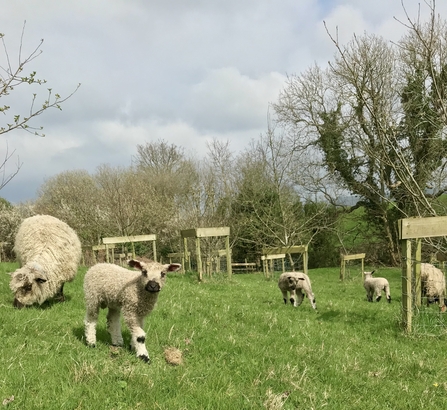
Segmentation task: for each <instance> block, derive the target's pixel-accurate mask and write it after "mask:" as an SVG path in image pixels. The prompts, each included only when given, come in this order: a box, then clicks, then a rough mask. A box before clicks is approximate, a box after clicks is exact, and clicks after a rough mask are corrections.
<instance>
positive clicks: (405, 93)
mask: <svg viewBox="0 0 447 410" xmlns="http://www.w3.org/2000/svg"><path fill="white" fill-rule="evenodd" d="M434 5H435V4H434V2H432V3H428V7H430V11H431V19H430V21H429V22H428V23H424V24H423V23H420V22H419V21H415V22H414V21H412V20H411V19H410V18H408V22H407V23H406V25H407V27H408V29H409V32H408V35H407V36H405V37H404V38H403V39H402V40H401V41H400V42H398V43H397V44H392V43H390V42H387V41H385V40H384V39H383V38H380V37H377V36H374V35H367V34H366V35H364V36H361V37H358V36H354V38H353V39H352V41H351V42H349V43H348V44H347V45H341V44H340V43H339V42H338V39H337V37H336V36H332V35H331V34H329V32H328V34H329V35H330V37H331V39H332V40H333V43H334V45H335V47H336V50H337V54H336V56H335V58H334V60H333V61H331V62H330V63H329V66H328V67H327V68H326V69H322V68H320V67H318V66H315V67H312V68H310V69H308V70H307V71H306V72H304V73H302V74H300V75H297V76H293V77H290V78H289V79H288V83H287V85H286V88H285V90H284V91H283V92H282V94H281V96H280V99H279V101H278V103H277V104H275V106H274V107H275V111H276V113H277V116H278V120H279V122H280V123H281V124H282V125H284V127H285V128H286V130H287V131H288V132H289V135H290V136H291V138H292V140H293V149H294V150H295V151H296V152H297V153H300V154H302V153H304V152H306V153H307V154H308V155H309V152H311V153H316V154H317V156H316V157H317V158H320V166H321V168H323V169H324V170H325V171H326V172H327V173H328V174H329V177H330V178H331V179H332V181H333V182H335V183H336V184H338V186H339V187H341V188H342V189H344V190H346V192H349V193H350V194H352V195H355V196H357V197H358V198H359V201H358V203H357V205H356V207H360V206H362V207H364V209H365V211H366V220H367V221H368V222H369V224H370V226H371V227H372V228H373V229H374V230H375V232H376V235H377V236H378V237H380V238H383V240H384V243H385V244H386V246H387V251H388V252H387V255H388V261H387V262H391V263H397V262H398V260H399V250H400V249H399V246H398V241H397V224H396V220H397V219H398V218H402V217H405V216H415V215H419V216H424V215H436V210H435V207H434V206H433V203H432V201H431V199H430V195H431V194H430V193H429V191H428V190H427V186H429V185H434V184H433V182H434V181H440V176H439V174H440V172H442V171H443V170H444V169H445V165H446V163H445V158H446V147H447V139H446V134H445V130H446V115H445V103H446V96H447V94H446V92H445V91H444V90H447V88H446V87H447V74H446V73H447V59H446V52H447V49H446V38H447V36H446V34H447V30H446V24H445V21H443V20H441V19H440V17H439V16H437V15H436V13H435V8H434ZM323 173H324V171H320V173H319V174H320V175H321V174H323ZM442 192H444V191H443V189H441V190H439V191H437V192H435V193H434V194H435V195H439V194H440V193H442ZM432 194H433V192H432ZM354 208H355V207H354ZM354 208H353V209H354Z"/></svg>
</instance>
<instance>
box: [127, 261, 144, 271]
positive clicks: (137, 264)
mask: <svg viewBox="0 0 447 410" xmlns="http://www.w3.org/2000/svg"><path fill="white" fill-rule="evenodd" d="M127 264H128V265H129V266H130V267H131V268H135V269H139V270H141V271H142V270H143V265H142V264H141V262H140V261H137V260H136V259H131V260H129V261H127Z"/></svg>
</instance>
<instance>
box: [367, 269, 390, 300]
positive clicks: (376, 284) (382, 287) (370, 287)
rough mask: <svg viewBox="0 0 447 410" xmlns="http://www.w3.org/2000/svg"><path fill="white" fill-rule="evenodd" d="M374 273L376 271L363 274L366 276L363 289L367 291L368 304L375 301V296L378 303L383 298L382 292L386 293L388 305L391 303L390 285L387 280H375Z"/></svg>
mask: <svg viewBox="0 0 447 410" xmlns="http://www.w3.org/2000/svg"><path fill="white" fill-rule="evenodd" d="M373 273H374V271H372V272H364V273H363V274H364V275H365V276H364V281H363V287H364V288H365V289H366V298H367V299H368V302H372V301H373V295H375V300H376V302H378V301H379V300H380V299H381V298H382V291H384V292H385V295H386V299H387V300H388V303H391V295H390V284H389V283H388V281H387V280H386V279H385V278H373V277H372V274H373Z"/></svg>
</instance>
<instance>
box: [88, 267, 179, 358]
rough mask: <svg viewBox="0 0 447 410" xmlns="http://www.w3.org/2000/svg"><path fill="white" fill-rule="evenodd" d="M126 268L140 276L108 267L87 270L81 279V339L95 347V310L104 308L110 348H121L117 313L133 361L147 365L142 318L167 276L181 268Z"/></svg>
mask: <svg viewBox="0 0 447 410" xmlns="http://www.w3.org/2000/svg"><path fill="white" fill-rule="evenodd" d="M127 263H128V265H129V266H130V267H132V268H136V269H139V270H140V271H141V272H136V271H132V270H129V269H126V268H123V267H121V266H117V265H113V264H111V263H99V264H97V265H94V266H93V267H91V268H90V269H89V270H88V271H87V273H86V274H85V278H84V295H85V305H86V315H85V319H84V324H85V338H86V342H87V345H89V346H92V347H93V346H95V345H96V324H97V322H98V315H99V309H100V308H102V309H105V308H108V314H107V330H108V332H109V333H110V336H111V338H112V344H113V345H114V346H122V344H123V337H122V334H121V322H120V316H121V312H122V314H123V318H124V321H125V323H126V325H127V327H128V328H129V330H130V333H131V342H130V347H131V349H133V350H135V351H136V355H137V357H139V358H140V359H142V360H144V361H145V362H150V359H149V354H148V352H147V349H146V346H145V341H146V333H145V332H144V330H143V322H144V318H145V317H146V316H147V315H148V314H149V313H150V312H151V311H152V309H153V308H154V306H155V304H156V302H157V299H158V294H159V292H160V290H161V289H162V287H163V286H164V284H165V281H166V273H167V272H175V271H178V270H179V269H180V268H181V265H180V264H178V263H171V264H166V265H162V264H160V263H157V262H152V261H151V262H148V263H145V262H142V261H138V260H135V259H132V260H129V261H128V262H127Z"/></svg>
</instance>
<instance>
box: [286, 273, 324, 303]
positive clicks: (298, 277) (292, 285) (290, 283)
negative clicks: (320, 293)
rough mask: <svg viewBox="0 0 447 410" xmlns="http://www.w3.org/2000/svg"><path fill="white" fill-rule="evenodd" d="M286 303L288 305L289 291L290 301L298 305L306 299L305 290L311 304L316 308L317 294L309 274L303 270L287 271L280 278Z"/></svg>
mask: <svg viewBox="0 0 447 410" xmlns="http://www.w3.org/2000/svg"><path fill="white" fill-rule="evenodd" d="M278 287H279V289H280V290H281V293H282V296H283V299H284V303H285V304H286V305H287V292H289V293H290V303H291V304H292V305H293V306H295V307H297V306H300V305H301V303H302V302H303V299H304V294H303V291H304V292H305V293H306V295H307V298H308V299H309V302H310V304H311V306H312V307H313V308H314V309H316V308H317V304H316V302H315V296H314V294H313V292H312V287H311V284H310V279H309V276H307V275H306V274H305V273H302V272H285V273H283V274H282V275H281V276H280V277H279V280H278Z"/></svg>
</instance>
